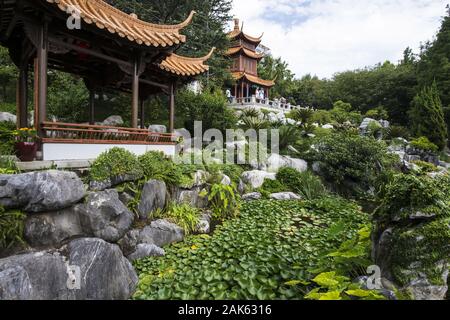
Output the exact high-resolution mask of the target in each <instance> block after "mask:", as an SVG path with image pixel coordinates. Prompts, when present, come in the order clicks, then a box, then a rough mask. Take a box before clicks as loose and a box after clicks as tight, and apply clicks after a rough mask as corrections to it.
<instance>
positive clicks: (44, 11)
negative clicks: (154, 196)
mask: <svg viewBox="0 0 450 320" xmlns="http://www.w3.org/2000/svg"><path fill="white" fill-rule="evenodd" d="M194 14H195V12H192V13H191V14H190V15H189V17H187V19H186V21H184V22H182V23H180V24H177V25H158V24H152V23H148V22H145V21H142V20H140V19H138V17H137V16H136V15H135V14H131V15H129V14H126V13H124V12H122V11H120V10H118V9H116V8H115V7H113V6H111V5H109V4H107V3H106V2H105V1H103V0H0V43H1V45H3V46H5V47H7V48H8V49H9V52H10V56H11V58H12V60H13V61H14V63H15V64H16V65H17V67H18V69H19V77H18V83H17V119H18V120H17V122H18V123H17V126H18V127H19V128H21V127H27V126H28V110H27V106H28V100H29V97H28V92H29V91H28V86H29V81H28V80H29V75H31V74H33V75H34V81H33V82H31V83H32V84H33V92H34V97H33V99H34V114H35V117H34V121H35V124H34V125H35V127H36V128H37V129H38V134H39V138H40V143H41V147H42V151H43V159H44V160H63V159H67V160H69V159H71V160H72V159H91V158H95V157H96V156H97V155H98V154H99V153H101V152H102V151H104V150H106V149H108V148H110V147H112V146H116V145H120V146H123V147H126V148H128V149H130V150H131V151H133V152H136V153H143V152H145V151H148V150H155V149H156V150H161V151H164V152H166V153H169V154H170V153H174V144H175V143H174V137H173V135H172V133H173V132H174V117H175V89H176V87H177V86H178V85H181V84H183V83H187V82H190V81H192V80H193V78H194V77H195V76H197V75H199V74H202V73H204V72H206V71H207V70H208V66H207V65H205V62H206V60H208V59H209V58H210V57H211V55H212V52H213V50H214V49H213V50H211V52H210V53H209V54H208V55H206V56H204V57H200V58H191V57H183V56H180V55H177V54H176V53H175V51H176V50H177V49H178V48H179V47H180V46H181V45H182V44H183V43H184V42H186V36H184V35H183V34H181V31H182V30H183V29H184V28H185V27H187V26H188V25H189V24H190V23H191V21H192V19H193V15H194ZM48 69H55V70H60V71H64V72H68V73H71V74H75V75H77V76H80V77H82V78H83V79H84V82H85V84H86V87H87V88H88V90H89V91H90V96H91V99H90V103H89V106H86V107H87V108H89V111H90V124H69V123H58V122H48V120H47V71H48ZM104 88H106V89H113V90H118V91H123V92H129V93H130V94H131V95H132V104H131V106H130V113H131V119H132V120H131V127H132V128H117V127H104V126H97V125H94V114H95V106H94V95H95V92H96V90H99V89H104ZM161 92H162V93H165V94H167V95H168V96H169V97H170V99H169V101H170V102H169V106H168V108H169V111H170V112H169V114H170V116H169V117H170V119H169V129H170V133H168V134H161V133H153V132H149V131H148V130H146V129H144V128H143V124H144V112H143V110H144V108H143V105H144V104H143V103H144V101H145V100H146V99H148V97H149V96H150V95H153V94H157V93H161ZM139 119H140V123H139ZM139 126H140V128H139Z"/></svg>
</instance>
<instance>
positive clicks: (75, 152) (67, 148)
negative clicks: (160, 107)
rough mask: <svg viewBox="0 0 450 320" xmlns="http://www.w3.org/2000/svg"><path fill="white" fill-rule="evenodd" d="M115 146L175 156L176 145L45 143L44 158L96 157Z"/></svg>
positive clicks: (134, 150)
mask: <svg viewBox="0 0 450 320" xmlns="http://www.w3.org/2000/svg"><path fill="white" fill-rule="evenodd" d="M114 147H119V148H124V149H126V150H128V151H130V152H133V153H134V154H136V155H138V156H140V155H142V154H144V153H146V152H148V151H162V152H164V153H165V154H166V155H168V156H172V157H173V156H175V145H131V144H69V143H44V145H43V158H44V159H43V160H44V161H55V160H87V159H95V158H97V157H98V156H99V155H100V154H101V153H102V152H104V151H107V150H109V149H111V148H114Z"/></svg>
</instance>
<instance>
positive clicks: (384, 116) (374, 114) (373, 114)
mask: <svg viewBox="0 0 450 320" xmlns="http://www.w3.org/2000/svg"><path fill="white" fill-rule="evenodd" d="M366 117H368V118H372V119H375V120H389V113H388V112H387V110H386V109H385V108H384V107H383V106H380V107H377V108H375V109H370V110H369V111H367V112H366Z"/></svg>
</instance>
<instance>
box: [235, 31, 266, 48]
mask: <svg viewBox="0 0 450 320" xmlns="http://www.w3.org/2000/svg"><path fill="white" fill-rule="evenodd" d="M263 35H264V33H263V34H262V35H261V36H260V37H258V38H256V37H252V36H249V35H248V34H245V33H244V32H243V31H242V30H241V29H240V28H239V29H238V28H235V29H234V30H233V31H231V32H230V33H228V37H229V38H231V39H236V38H238V37H242V38H244V39H245V40H247V41H249V42H253V43H255V44H260V43H261V39H262V37H263Z"/></svg>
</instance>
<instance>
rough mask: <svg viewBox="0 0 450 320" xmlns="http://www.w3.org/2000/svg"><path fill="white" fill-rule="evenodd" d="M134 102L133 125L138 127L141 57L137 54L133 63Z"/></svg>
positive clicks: (132, 107)
mask: <svg viewBox="0 0 450 320" xmlns="http://www.w3.org/2000/svg"><path fill="white" fill-rule="evenodd" d="M132 91H133V92H132V95H133V98H132V104H131V127H132V128H137V127H138V107H139V57H138V56H137V55H136V57H135V59H134V64H133V80H132Z"/></svg>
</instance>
